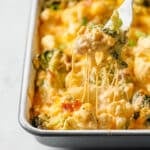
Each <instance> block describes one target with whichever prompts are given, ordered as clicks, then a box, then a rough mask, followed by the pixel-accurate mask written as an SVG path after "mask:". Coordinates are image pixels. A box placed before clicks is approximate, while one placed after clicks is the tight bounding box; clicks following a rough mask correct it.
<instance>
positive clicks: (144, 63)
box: [134, 36, 150, 91]
mask: <svg viewBox="0 0 150 150" xmlns="http://www.w3.org/2000/svg"><path fill="white" fill-rule="evenodd" d="M134 51H135V61H134V74H135V76H136V79H137V80H138V81H139V82H140V83H141V84H143V83H144V84H146V86H148V85H150V76H149V74H150V36H149V37H146V38H141V39H140V40H139V41H138V46H137V47H136V48H135V49H134ZM147 90H148V91H150V89H149V88H148V89H147Z"/></svg>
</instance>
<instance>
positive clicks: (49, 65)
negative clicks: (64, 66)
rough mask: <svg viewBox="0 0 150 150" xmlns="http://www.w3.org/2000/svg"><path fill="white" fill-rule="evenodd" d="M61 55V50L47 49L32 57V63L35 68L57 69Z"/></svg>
mask: <svg viewBox="0 0 150 150" xmlns="http://www.w3.org/2000/svg"><path fill="white" fill-rule="evenodd" d="M61 57H62V52H61V51H60V50H56V49H55V50H47V51H45V52H43V53H42V54H40V55H39V56H38V57H35V58H34V59H33V65H34V67H35V68H36V69H42V70H50V71H54V70H58V67H59V62H60V59H61Z"/></svg>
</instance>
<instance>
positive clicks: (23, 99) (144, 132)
mask: <svg viewBox="0 0 150 150" xmlns="http://www.w3.org/2000/svg"><path fill="white" fill-rule="evenodd" d="M40 1H42V0H32V2H31V7H30V12H29V15H30V16H29V20H28V28H27V33H28V34H27V36H26V39H27V40H26V46H25V52H24V62H23V73H22V81H21V90H20V101H19V111H18V121H19V124H20V125H21V127H22V128H23V129H25V130H26V131H28V132H29V133H31V134H34V135H37V136H109V135H111V136H134V135H136V136H137V135H138V136H149V135H150V129H131V130H126V129H125V130H43V129H38V128H35V127H33V126H32V125H31V124H30V123H29V122H28V121H27V118H26V117H25V116H26V115H25V109H26V108H25V106H26V103H27V91H28V82H27V81H28V79H29V74H30V71H29V68H30V67H31V66H30V64H31V59H32V56H31V49H32V44H33V43H32V41H33V37H34V27H35V22H36V15H37V8H38V4H39V2H40Z"/></svg>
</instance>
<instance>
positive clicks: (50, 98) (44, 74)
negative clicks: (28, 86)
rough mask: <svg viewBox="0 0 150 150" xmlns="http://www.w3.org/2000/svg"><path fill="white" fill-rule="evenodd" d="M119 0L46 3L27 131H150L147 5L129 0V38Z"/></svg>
mask: <svg viewBox="0 0 150 150" xmlns="http://www.w3.org/2000/svg"><path fill="white" fill-rule="evenodd" d="M122 2H123V0H45V1H44V4H43V9H42V10H41V14H40V25H39V37H40V44H39V45H40V49H39V50H38V54H37V55H36V56H34V58H33V66H34V68H35V70H36V78H35V85H34V89H35V90H34V97H33V102H32V108H31V111H30V116H31V117H30V120H31V124H32V125H33V126H34V127H37V128H40V129H49V130H51V129H54V130H64V129H65V130H81V129H87V130H88V129H90V130H91V129H150V36H149V34H150V15H149V14H150V4H149V3H148V1H146V0H134V6H133V7H134V20H133V23H132V26H131V28H130V29H129V31H128V33H127V36H126V35H124V33H123V32H122V31H121V30H120V27H121V24H122V22H121V19H120V18H119V14H118V13H117V12H115V13H114V15H113V16H112V18H111V19H112V21H113V22H114V24H113V26H112V28H111V29H105V28H103V27H104V24H105V23H106V22H107V20H108V19H109V18H110V16H111V15H112V12H113V10H114V9H116V7H118V6H119V5H120V4H121V3H122Z"/></svg>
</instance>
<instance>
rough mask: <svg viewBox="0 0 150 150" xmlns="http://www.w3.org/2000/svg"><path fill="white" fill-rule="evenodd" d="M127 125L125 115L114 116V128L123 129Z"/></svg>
mask: <svg viewBox="0 0 150 150" xmlns="http://www.w3.org/2000/svg"><path fill="white" fill-rule="evenodd" d="M126 127H127V119H126V118H125V117H116V129H125V128H126Z"/></svg>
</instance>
